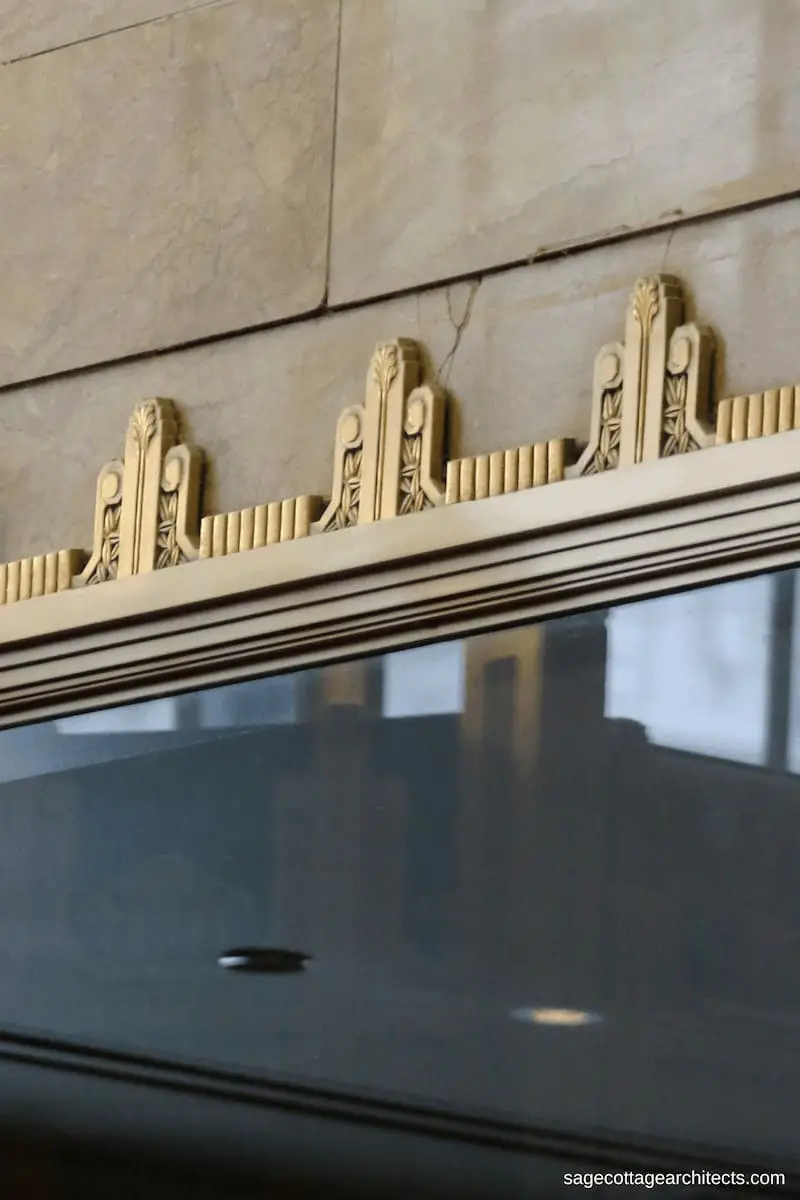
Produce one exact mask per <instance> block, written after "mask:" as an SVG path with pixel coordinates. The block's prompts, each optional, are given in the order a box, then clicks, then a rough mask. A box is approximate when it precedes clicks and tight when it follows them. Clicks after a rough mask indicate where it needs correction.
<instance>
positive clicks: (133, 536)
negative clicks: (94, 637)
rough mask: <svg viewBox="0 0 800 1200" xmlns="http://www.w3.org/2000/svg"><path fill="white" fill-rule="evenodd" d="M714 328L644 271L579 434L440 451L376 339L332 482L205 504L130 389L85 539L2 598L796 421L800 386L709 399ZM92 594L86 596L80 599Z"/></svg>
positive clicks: (29, 569) (412, 386)
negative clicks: (464, 454) (246, 503)
mask: <svg viewBox="0 0 800 1200" xmlns="http://www.w3.org/2000/svg"><path fill="white" fill-rule="evenodd" d="M713 350H714V344H713V336H712V334H711V332H710V331H709V330H708V329H706V328H704V327H703V326H701V325H697V324H695V323H687V322H685V317H684V298H683V291H682V288H681V285H680V283H679V281H678V280H677V279H675V278H674V277H672V276H668V275H657V276H652V277H650V278H647V279H640V280H639V281H638V282H637V283H636V285H635V287H634V289H633V293H632V295H631V298H630V302H629V305H628V310H627V315H626V320H625V327H624V335H623V340H622V341H620V342H614V343H610V344H608V345H605V346H603V347H602V348H601V349H600V351H599V353H598V354H597V357H596V360H595V367H594V379H593V384H592V407H591V421H590V434H589V440H588V443H587V444H586V445H585V446H579V447H576V446H575V444H574V443H573V442H572V441H571V440H569V439H566V438H556V439H551V440H550V441H547V442H538V443H534V444H531V445H525V446H517V447H514V448H512V449H507V450H494V451H490V452H489V453H486V454H481V455H476V456H472V457H469V458H456V459H450V460H449V461H448V460H447V459H446V457H445V413H446V396H445V393H444V391H443V390H442V389H441V388H440V387H439V386H437V384H436V383H435V382H434V381H430V380H427V379H425V378H424V373H423V368H422V355H421V351H420V347H419V346H418V344H417V343H416V342H414V341H412V340H410V339H407V338H399V339H396V340H394V341H389V342H385V343H382V344H381V345H379V346H378V347H377V348H376V350H375V353H374V354H373V356H372V360H371V362H370V364H369V369H368V371H367V380H366V390H365V397H364V401H363V403H357V404H352V405H349V406H348V407H346V408H345V409H344V410H343V411H342V413H341V415H340V417H339V420H338V423H337V426H336V430H335V435H334V447H333V479H332V486H331V494H330V497H321V496H315V495H302V496H296V497H293V498H290V499H283V500H274V501H271V502H267V503H264V504H260V505H256V506H254V507H252V508H247V509H242V510H240V511H238V512H229V513H221V514H218V515H211V516H205V517H202V519H201V483H202V454H201V452H200V451H199V450H198V449H197V448H195V447H192V446H187V445H184V444H183V443H181V442H180V440H179V435H178V423H177V417H176V413H175V409H174V406H173V404H172V402H171V401H169V400H163V399H153V400H148V401H146V402H144V403H142V404H140V405H139V406H138V407H137V408H136V410H135V412H134V414H133V416H132V417H131V420H130V422H129V425H128V429H127V432H126V435H125V444H124V451H123V456H122V458H120V459H116V460H114V461H112V462H109V463H107V464H106V465H105V466H104V467H103V469H102V470H101V472H100V475H99V478H98V481H97V490H96V500H95V516H94V541H93V546H92V550H91V552H90V553H88V554H87V553H86V552H85V551H82V550H60V551H56V552H54V553H52V554H45V555H39V556H37V557H35V558H28V559H22V560H20V561H17V562H13V563H6V564H3V565H0V604H11V603H15V602H18V601H20V600H27V599H30V598H32V597H37V596H43V595H47V594H51V593H55V592H61V591H67V590H71V589H74V588H81V587H87V586H94V585H99V584H105V583H109V582H113V581H115V580H119V579H124V578H126V577H129V576H133V575H139V574H144V573H146V572H151V571H157V570H164V569H166V568H170V567H177V566H180V565H181V564H183V563H187V562H191V561H193V560H196V559H205V558H218V557H221V556H224V555H230V554H237V553H240V552H242V551H245V550H252V549H257V548H260V547H264V546H270V545H273V544H276V543H278V542H286V541H293V540H295V539H298V538H306V537H317V536H322V535H328V534H333V533H341V534H344V533H345V532H346V531H347V530H348V529H351V528H354V527H355V526H358V525H363V524H367V523H373V522H378V521H384V520H387V519H389V518H394V517H405V516H411V515H413V514H415V513H420V512H423V511H425V510H426V509H429V508H435V507H439V506H447V505H452V504H462V503H466V502H471V501H478V500H486V499H490V498H492V497H494V496H499V495H504V494H507V493H510V492H518V491H524V490H527V489H529V488H538V487H542V486H546V485H549V484H552V483H561V482H565V481H572V485H573V486H577V481H578V480H579V479H580V478H581V477H582V476H588V475H597V474H600V473H602V472H606V471H612V470H617V469H625V468H628V467H635V466H637V465H640V464H644V463H648V462H653V461H655V460H658V459H660V458H669V457H672V456H674V455H681V454H687V453H693V452H695V451H698V450H704V449H707V448H709V447H712V446H720V445H724V444H726V443H728V442H740V441H746V440H749V439H751V438H761V437H766V436H769V435H772V434H778V433H782V432H785V431H788V430H792V429H798V428H800V385H798V386H789V387H782V388H777V389H773V390H770V391H765V392H761V393H758V394H755V395H749V396H736V397H732V398H727V399H722V400H720V401H719V402H718V403H717V404H716V405H714V404H713V398H712V395H711V363H712V357H713ZM88 599H89V597H88V596H87V601H88Z"/></svg>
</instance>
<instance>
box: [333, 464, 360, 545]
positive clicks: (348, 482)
mask: <svg viewBox="0 0 800 1200" xmlns="http://www.w3.org/2000/svg"><path fill="white" fill-rule="evenodd" d="M362 457H363V456H362V451H361V447H360V446H359V447H357V448H356V449H353V450H346V451H345V455H344V459H343V461H342V499H341V503H340V504H339V507H338V508H337V510H336V517H335V521H334V523H333V525H332V526H331V528H333V529H349V528H350V527H351V526H352V525H357V524H358V509H359V505H360V503H361V462H362Z"/></svg>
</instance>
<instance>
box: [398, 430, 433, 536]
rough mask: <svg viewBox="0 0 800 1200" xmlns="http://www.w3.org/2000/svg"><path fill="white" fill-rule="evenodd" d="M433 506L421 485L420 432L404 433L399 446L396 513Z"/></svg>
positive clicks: (419, 510)
mask: <svg viewBox="0 0 800 1200" xmlns="http://www.w3.org/2000/svg"><path fill="white" fill-rule="evenodd" d="M426 508H433V504H432V503H431V501H430V499H429V498H428V496H426V494H425V489H424V488H423V486H422V434H421V433H416V434H408V433H407V434H405V435H404V436H403V443H402V446H401V448H400V506H399V509H398V515H399V516H403V515H404V514H405V513H412V512H422V511H423V509H426Z"/></svg>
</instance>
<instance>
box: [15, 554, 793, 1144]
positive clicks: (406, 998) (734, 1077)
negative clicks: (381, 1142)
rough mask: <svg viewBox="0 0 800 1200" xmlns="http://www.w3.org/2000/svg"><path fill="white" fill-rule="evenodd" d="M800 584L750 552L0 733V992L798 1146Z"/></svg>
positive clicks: (681, 1128)
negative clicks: (569, 611)
mask: <svg viewBox="0 0 800 1200" xmlns="http://www.w3.org/2000/svg"><path fill="white" fill-rule="evenodd" d="M797 611H798V610H797V597H796V594H795V590H794V576H793V575H785V574H784V575H775V576H762V577H759V578H757V579H749V580H743V581H741V582H739V583H735V584H726V585H725V586H724V587H720V588H709V589H705V590H701V591H698V592H695V593H691V594H682V595H678V596H672V597H670V596H668V597H663V598H660V599H658V600H654V601H647V602H642V603H637V604H634V605H630V606H626V607H620V608H617V609H613V610H610V611H608V612H596V613H589V614H581V615H577V616H572V617H565V618H563V619H559V620H554V621H551V622H548V623H546V624H544V625H543V626H542V627H541V628H539V629H534V628H527V629H525V628H523V629H519V630H505V631H503V632H502V633H498V634H489V635H482V636H480V637H476V638H473V639H467V640H466V641H464V642H451V643H443V644H441V645H439V646H432V647H430V648H423V649H418V648H417V649H414V650H413V651H412V652H403V653H402V654H395V655H390V656H386V657H385V658H382V659H381V658H378V659H374V660H370V661H368V662H358V663H350V664H343V665H342V666H337V667H331V668H326V669H325V670H315V671H309V672H304V673H300V674H297V675H293V676H287V677H284V678H281V679H279V680H262V681H254V682H250V683H247V684H243V685H234V686H228V687H226V688H224V689H219V690H216V691H215V690H212V691H204V692H202V693H198V694H196V695H195V696H189V697H181V698H180V699H179V700H176V701H171V700H169V699H168V700H165V701H158V702H155V704H151V705H149V706H148V705H140V706H133V707H131V708H128V709H117V710H112V711H109V712H106V713H97V714H88V715H86V716H81V717H79V718H75V719H73V718H70V719H66V720H61V721H57V722H52V723H47V724H43V725H41V726H36V727H31V728H28V729H21V730H12V731H9V732H5V733H2V734H0V780H2V782H0V971H1V972H2V976H1V977H2V980H3V986H2V989H0V1024H2V1025H4V1026H13V1027H24V1028H27V1029H32V1030H38V1031H41V1032H47V1033H53V1034H55V1035H58V1036H63V1037H70V1038H74V1039H78V1040H83V1041H90V1042H93V1043H101V1044H103V1045H107V1046H110V1047H114V1048H116V1049H120V1050H125V1049H138V1050H144V1051H147V1052H151V1053H154V1054H159V1055H164V1056H175V1057H179V1058H180V1057H183V1058H189V1059H192V1060H196V1061H198V1062H203V1063H206V1064H212V1065H217V1066H231V1067H236V1068H238V1069H242V1070H247V1071H250V1072H254V1073H265V1074H268V1075H279V1076H280V1075H286V1076H290V1077H293V1078H297V1079H301V1080H307V1081H310V1082H316V1083H323V1084H331V1085H336V1086H342V1087H346V1088H353V1089H357V1090H360V1091H362V1092H364V1093H370V1094H371V1093H380V1094H389V1095H393V1096H395V1097H407V1098H414V1099H415V1100H418V1101H425V1102H431V1103H441V1104H443V1105H447V1106H450V1107H451V1108H457V1109H459V1110H470V1111H472V1110H475V1111H481V1112H484V1113H485V1112H493V1113H496V1114H498V1115H506V1116H508V1115H511V1116H512V1117H513V1118H514V1119H516V1120H519V1121H523V1122H530V1123H535V1124H539V1125H542V1126H548V1127H552V1128H555V1129H572V1130H577V1131H581V1132H582V1133H592V1132H597V1131H600V1132H606V1133H608V1132H611V1133H612V1134H615V1135H620V1136H623V1135H625V1136H627V1135H637V1136H642V1137H646V1138H653V1139H675V1140H678V1141H692V1142H697V1143H702V1144H705V1145H707V1146H712V1147H713V1146H718V1147H723V1148H724V1147H726V1146H727V1147H739V1148H740V1149H742V1150H752V1151H754V1152H759V1153H760V1152H763V1153H768V1152H769V1153H775V1154H778V1155H780V1154H783V1155H785V1156H787V1155H795V1157H796V1133H795V1125H796V1120H795V1117H794V1100H795V1096H796V1093H797V1088H798V1085H800V1066H798V1063H800V953H799V952H800V884H798V877H797V869H796V863H797V862H798V859H799V858H800V807H799V805H800V785H799V783H798V777H797V775H796V774H795V773H794V768H795V764H796V762H797V761H798V759H800V739H799V738H798V735H797V729H798V728H800V722H799V721H798V720H797V719H796V713H797V711H798V694H799V693H798V688H797V686H796V684H797V677H798V668H797V663H798V662H800V655H799V654H798V647H797V636H796V629H797V627H798V626H797ZM234 950H238V951H242V950H246V951H247V952H248V953H249V954H251V955H252V956H255V958H257V957H258V955H259V954H260V955H262V958H261V959H259V961H262V962H265V961H266V959H264V958H263V955H264V954H266V953H267V952H269V953H276V952H277V951H278V950H279V951H280V952H281V953H283V954H285V955H287V956H288V958H287V960H286V961H287V962H288V961H289V959H290V958H291V957H292V955H294V956H295V958H296V959H298V961H299V960H300V959H302V969H296V970H294V969H293V970H288V969H287V970H280V971H278V970H272V969H270V970H255V969H253V970H233V969H228V968H227V967H221V966H220V960H221V959H222V960H225V959H226V956H228V957H230V954H231V953H232V952H233V951H234ZM298 956H299V957H298ZM255 958H254V960H255ZM270 961H272V960H270ZM292 961H294V959H292ZM228 965H229V964H228ZM796 1043H797V1044H796Z"/></svg>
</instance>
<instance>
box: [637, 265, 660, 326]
mask: <svg viewBox="0 0 800 1200" xmlns="http://www.w3.org/2000/svg"><path fill="white" fill-rule="evenodd" d="M657 312H658V280H657V279H653V278H650V279H639V280H637V283H636V288H635V290H634V293H633V313H634V316H635V318H636V321H637V323H638V325H639V328H640V329H641V330H642V333H644V334H646V333H647V332H648V331H649V329H650V326H651V325H652V323H653V318H654V317H655V315H656V313H657Z"/></svg>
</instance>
